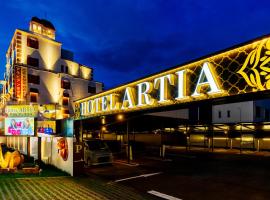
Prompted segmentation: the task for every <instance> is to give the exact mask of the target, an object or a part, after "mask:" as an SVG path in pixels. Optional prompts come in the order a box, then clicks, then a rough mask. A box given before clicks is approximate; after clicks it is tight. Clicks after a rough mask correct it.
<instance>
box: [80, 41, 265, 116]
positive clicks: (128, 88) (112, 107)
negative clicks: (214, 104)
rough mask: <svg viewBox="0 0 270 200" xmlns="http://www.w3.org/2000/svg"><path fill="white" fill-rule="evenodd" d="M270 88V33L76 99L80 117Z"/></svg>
mask: <svg viewBox="0 0 270 200" xmlns="http://www.w3.org/2000/svg"><path fill="white" fill-rule="evenodd" d="M264 90H270V36H267V37H262V38H260V39H256V40H254V41H251V42H248V43H246V44H245V45H243V46H239V47H237V48H234V49H231V50H227V51H224V52H222V53H219V54H216V55H212V56H210V57H208V58H203V59H201V60H198V61H195V62H191V63H188V64H185V65H182V66H178V67H176V68H173V69H169V70H167V71H164V72H161V73H159V74H156V75H152V76H150V77H147V78H143V79H141V80H138V81H135V82H132V83H128V84H126V85H123V86H120V87H117V88H114V89H111V90H108V91H105V92H102V93H100V94H96V95H93V96H90V97H87V98H85V99H81V100H78V101H76V102H75V119H80V118H86V117H92V116H98V115H106V114H112V113H121V112H128V111H134V110H142V109H148V108H154V107H159V106H166V105H173V104H181V103H184V102H192V101H197V100H202V99H210V98H216V97H221V96H232V95H240V94H245V93H251V92H257V91H264Z"/></svg>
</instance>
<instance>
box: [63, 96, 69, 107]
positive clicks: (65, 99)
mask: <svg viewBox="0 0 270 200" xmlns="http://www.w3.org/2000/svg"><path fill="white" fill-rule="evenodd" d="M68 102H69V100H68V98H67V97H64V98H63V102H62V103H63V105H64V106H68Z"/></svg>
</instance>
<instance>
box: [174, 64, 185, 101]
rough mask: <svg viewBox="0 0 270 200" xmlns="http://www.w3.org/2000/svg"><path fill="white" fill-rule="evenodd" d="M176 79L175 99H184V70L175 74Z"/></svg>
mask: <svg viewBox="0 0 270 200" xmlns="http://www.w3.org/2000/svg"><path fill="white" fill-rule="evenodd" d="M176 74H177V79H178V86H177V97H175V99H177V100H179V99H183V98H185V97H186V70H185V69H184V70H181V71H178V72H176Z"/></svg>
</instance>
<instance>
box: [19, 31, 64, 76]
mask: <svg viewBox="0 0 270 200" xmlns="http://www.w3.org/2000/svg"><path fill="white" fill-rule="evenodd" d="M21 33H22V63H23V64H27V56H28V55H30V56H31V57H33V58H38V59H39V68H40V69H46V70H53V71H56V70H57V69H58V68H59V63H58V62H59V59H60V57H61V45H62V44H61V43H57V42H54V41H51V40H49V39H45V38H43V37H40V36H35V35H33V34H28V33H26V32H21ZM27 36H33V37H36V38H37V39H38V42H39V48H38V49H33V48H31V47H28V46H27Z"/></svg>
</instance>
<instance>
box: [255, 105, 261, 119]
mask: <svg viewBox="0 0 270 200" xmlns="http://www.w3.org/2000/svg"><path fill="white" fill-rule="evenodd" d="M255 112H256V118H260V117H261V108H260V107H259V106H256V110H255Z"/></svg>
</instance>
